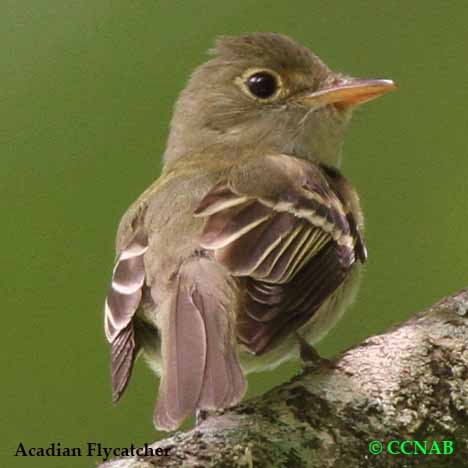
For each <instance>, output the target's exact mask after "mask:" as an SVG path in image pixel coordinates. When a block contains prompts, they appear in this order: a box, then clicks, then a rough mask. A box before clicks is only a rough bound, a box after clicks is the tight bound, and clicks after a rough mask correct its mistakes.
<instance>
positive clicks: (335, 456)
mask: <svg viewBox="0 0 468 468" xmlns="http://www.w3.org/2000/svg"><path fill="white" fill-rule="evenodd" d="M467 377H468V288H467V289H465V290H463V291H461V292H459V293H457V294H455V295H453V296H451V297H448V298H446V299H444V300H442V301H440V302H438V303H437V304H435V305H434V306H433V307H431V308H430V309H428V310H427V311H424V312H421V313H418V314H416V315H415V316H413V317H412V318H411V319H410V320H408V321H406V322H404V323H402V324H400V325H398V326H396V327H394V328H392V329H391V330H389V331H388V332H387V333H385V334H382V335H377V336H373V337H371V338H368V339H367V340H365V341H364V342H363V343H361V344H360V345H358V346H356V347H354V348H352V349H350V350H349V351H346V352H345V353H343V354H341V355H339V356H337V357H336V358H335V359H334V360H333V361H332V365H331V366H322V367H321V368H320V369H317V370H315V371H314V370H311V371H304V372H303V373H302V374H301V375H299V376H297V377H295V378H293V379H292V380H291V381H290V382H288V383H285V384H283V385H280V386H278V387H276V388H274V389H272V390H271V391H269V392H267V393H266V394H264V395H262V396H260V397H256V398H253V399H251V400H249V401H246V402H243V403H242V404H241V405H239V406H238V407H236V408H233V409H231V410H226V411H224V412H220V413H217V414H216V415H213V416H211V417H209V418H208V419H207V420H205V421H204V422H203V423H202V424H201V425H199V426H197V427H196V428H195V429H193V430H191V431H189V432H185V433H182V432H179V433H176V434H175V435H173V436H172V437H170V438H167V439H165V440H162V441H159V442H156V443H155V444H153V445H152V446H151V447H153V448H156V447H161V448H169V449H170V450H169V454H168V456H162V457H157V456H155V457H143V458H137V457H135V458H122V459H119V460H113V461H110V462H108V463H105V464H103V465H101V467H102V468H104V467H105V468H130V467H131V468H147V467H152V466H158V467H160V466H164V467H181V466H182V467H204V468H205V467H294V468H295V467H314V468H322V467H323V468H325V467H327V468H328V467H338V468H340V467H343V468H355V467H366V468H368V467H379V468H380V467H402V468H403V467H412V466H429V467H437V468H440V467H445V466H447V467H457V468H458V467H468V379H467ZM373 440H377V441H381V442H382V443H383V447H384V448H383V452H382V453H381V454H379V455H372V454H371V453H370V451H369V450H370V449H369V443H370V442H371V441H373ZM392 440H398V441H404V440H412V441H416V440H417V441H419V442H420V443H421V444H424V441H427V442H426V447H427V450H428V451H429V450H430V449H431V448H432V454H427V455H423V454H416V455H403V454H401V455H392V454H390V453H388V451H387V448H388V445H387V444H388V442H390V441H392ZM444 440H447V441H453V453H451V454H449V453H448V454H445V455H444V454H443V452H444V451H445V452H450V448H449V447H450V444H448V445H446V446H445V449H444V446H443V441H444ZM434 441H436V442H437V446H436V448H438V449H439V451H441V452H442V453H441V454H437V450H436V449H435V448H434V445H432V444H433V442H434ZM414 448H415V447H414V446H413V445H408V444H407V446H406V448H405V450H406V451H414ZM416 448H417V447H416ZM391 450H392V451H401V450H402V448H401V446H400V445H397V444H393V445H392V446H391Z"/></svg>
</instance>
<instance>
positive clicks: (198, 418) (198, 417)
mask: <svg viewBox="0 0 468 468" xmlns="http://www.w3.org/2000/svg"><path fill="white" fill-rule="evenodd" d="M208 416H210V412H209V411H208V410H205V409H198V410H197V412H196V414H195V426H199V425H200V424H201V423H202V422H204V421H205V420H206V419H208Z"/></svg>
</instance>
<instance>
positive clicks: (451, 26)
mask: <svg viewBox="0 0 468 468" xmlns="http://www.w3.org/2000/svg"><path fill="white" fill-rule="evenodd" d="M467 21H468V9H467V8H466V3H465V2H462V1H453V2H438V1H435V0H427V1H425V2H405V3H403V2H398V1H394V0H387V1H386V2H378V3H377V4H376V3H375V2H372V1H370V0H367V1H356V2H340V3H336V2H325V1H322V2H320V1H319V2H311V1H306V0H302V1H296V2H293V3H291V2H289V3H288V2H273V3H272V2H270V1H266V0H256V1H239V2H217V1H214V0H209V1H208V0H203V1H202V0H199V1H181V0H174V1H172V2H168V1H156V0H152V1H149V0H144V1H142V0H140V1H129V0H125V1H123V0H113V1H112V2H111V1H100V2H99V1H98V2H62V1H58V0H43V1H41V2H37V1H33V0H23V1H21V2H17V1H13V0H4V2H3V4H2V15H1V16H0V31H1V33H0V38H1V39H2V41H1V42H2V51H1V53H0V67H1V74H0V80H1V84H0V102H1V106H0V142H1V158H0V210H1V213H2V215H3V216H4V222H3V223H2V228H1V230H0V242H1V245H2V267H3V274H2V276H3V278H2V281H1V288H2V292H1V298H2V311H3V315H2V332H3V333H2V338H1V343H2V348H3V349H2V352H1V354H0V360H1V365H2V367H1V368H2V370H3V379H2V380H3V382H2V386H1V393H2V395H1V400H0V401H1V404H2V412H1V414H2V425H1V429H2V430H4V431H6V434H2V435H1V437H2V441H3V444H2V450H1V455H2V457H4V458H5V461H7V463H8V466H12V464H18V465H19V466H36V467H40V466H47V467H52V466H64V465H67V466H90V465H91V463H92V461H91V460H90V459H88V458H80V459H73V460H65V459H61V458H52V459H51V458H42V459H41V458H36V459H34V460H31V459H29V460H28V459H19V458H14V457H13V453H14V451H15V450H16V447H17V445H18V443H19V442H20V441H22V442H23V443H24V444H25V446H29V447H30V446H36V447H37V446H45V445H47V444H48V443H50V442H60V443H61V444H62V446H64V447H65V446H80V447H83V446H85V444H86V443H87V442H89V441H96V442H101V443H102V444H104V445H106V446H111V447H118V446H124V447H125V446H128V445H129V444H130V443H132V442H133V443H135V444H142V443H144V442H146V441H152V440H153V439H154V438H155V433H154V429H153V426H152V422H151V419H152V411H153V404H154V399H155V395H156V384H157V380H156V378H155V377H154V376H153V375H152V374H151V373H150V371H149V370H148V369H147V368H146V366H145V365H144V363H143V362H139V363H138V365H137V368H136V371H135V374H134V378H133V381H132V383H131V385H130V388H129V391H128V394H127V395H126V396H125V398H124V399H123V402H122V403H121V404H120V405H119V406H118V407H113V406H112V404H111V401H110V386H109V370H108V349H107V345H106V343H105V340H104V337H103V330H102V304H103V298H104V296H105V293H106V288H107V284H108V281H109V277H110V272H111V269H112V262H113V236H114V233H115V228H116V225H117V222H118V220H119V218H120V216H121V214H122V213H123V211H124V210H125V209H126V207H127V206H128V205H129V204H130V203H131V202H132V201H133V200H134V199H135V198H136V197H137V196H138V194H139V193H140V192H141V191H142V190H143V189H144V188H146V186H147V185H149V183H150V182H151V181H152V180H153V179H154V178H155V177H157V175H158V171H159V168H160V155H161V154H162V152H163V149H164V144H165V139H166V136H167V129H168V123H169V119H170V116H171V112H172V105H173V102H174V99H175V98H176V96H177V94H178V92H179V91H180V90H181V88H182V87H183V86H184V83H185V82H186V80H187V77H188V75H189V73H190V72H191V70H192V69H193V68H194V67H195V66H196V65H197V64H199V63H201V62H202V61H204V60H205V50H206V49H208V48H209V47H210V46H211V45H212V43H213V39H214V37H216V36H217V35H220V34H238V33H241V32H249V31H276V32H282V33H285V34H288V35H291V36H292V37H294V38H296V39H297V40H299V41H301V42H303V43H304V44H306V45H308V46H310V47H311V48H312V49H313V50H314V51H316V52H317V53H318V54H319V55H320V56H321V57H322V58H323V59H324V60H325V61H326V62H327V63H328V64H329V65H330V66H332V67H333V68H335V69H338V70H341V71H346V72H348V73H350V74H353V75H355V76H362V77H385V78H393V79H395V80H396V81H397V83H398V84H399V86H400V89H399V91H398V92H397V93H393V94H391V95H389V96H386V97H384V98H382V99H381V100H379V101H376V102H375V103H372V104H369V105H368V106H365V107H364V108H363V109H362V111H361V112H359V113H358V114H357V116H356V118H355V119H354V122H353V125H352V128H351V129H350V131H349V133H348V138H347V141H346V145H345V163H344V171H345V174H346V175H347V176H348V177H349V178H350V179H351V180H352V181H353V182H354V184H355V186H356V187H357V188H358V189H359V191H360V193H361V197H362V202H363V205H364V208H365V212H366V215H367V231H366V237H367V243H368V248H369V254H370V257H369V263H368V266H367V271H366V274H365V278H364V281H363V284H362V289H361V293H360V295H359V298H358V300H357V301H356V304H355V305H354V306H353V307H352V309H351V310H349V313H348V314H347V315H346V317H345V318H344V319H343V321H342V322H341V323H340V324H339V326H338V327H337V328H336V329H335V330H334V331H333V332H332V333H331V334H330V335H329V336H328V337H327V338H326V339H325V340H324V341H323V342H322V343H321V344H320V345H319V350H320V351H321V352H322V353H324V354H326V355H332V354H334V353H336V352H338V351H340V350H343V349H345V348H346V347H349V346H351V345H352V344H354V343H357V342H359V341H360V340H362V339H363V338H364V337H366V336H367V335H369V334H373V333H377V332H380V331H383V330H384V329H386V328H387V327H388V326H390V325H391V324H393V323H395V322H398V321H401V320H403V319H404V318H405V317H407V316H408V315H409V314H410V313H412V312H414V311H416V310H418V309H420V308H422V307H424V306H425V305H428V304H430V303H432V302H433V301H434V300H436V299H438V298H439V297H441V296H444V295H446V294H448V293H450V292H453V291H455V290H457V289H459V288H461V287H463V286H466V285H467V284H468V243H467V242H466V232H467V230H468V216H467V211H468V197H467V174H468V143H467V136H466V130H467V113H466V104H467V102H468V86H467V83H468V62H467V60H466V44H467V41H468V29H467V28H466V23H467ZM296 371H297V365H296V364H290V365H286V366H283V367H282V368H280V369H278V370H277V371H275V372H271V373H267V374H261V375H256V376H253V377H252V378H251V379H250V392H251V394H254V393H258V392H260V391H264V390H265V389H266V388H269V387H270V386H271V385H273V384H275V383H278V382H281V381H282V380H284V379H286V378H288V377H289V376H291V375H292V374H293V373H294V372H296ZM5 464H6V463H5Z"/></svg>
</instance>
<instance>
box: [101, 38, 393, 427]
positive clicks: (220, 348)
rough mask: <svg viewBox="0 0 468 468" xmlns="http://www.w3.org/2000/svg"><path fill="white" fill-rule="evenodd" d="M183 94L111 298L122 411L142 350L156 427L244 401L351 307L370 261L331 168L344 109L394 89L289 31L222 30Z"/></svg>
mask: <svg viewBox="0 0 468 468" xmlns="http://www.w3.org/2000/svg"><path fill="white" fill-rule="evenodd" d="M210 54H211V55H210V57H209V60H208V61H206V62H205V63H204V64H202V65H200V66H199V67H198V68H196V69H195V71H194V72H193V73H192V75H191V77H190V79H189V81H188V84H187V85H186V87H185V89H183V91H182V92H181V94H180V95H179V97H178V99H177V101H176V104H175V107H174V112H173V117H172V120H171V123H170V130H169V136H168V140H167V145H166V148H165V151H164V154H163V157H162V161H163V167H162V172H161V175H160V177H159V178H158V179H157V180H156V181H155V182H154V183H153V184H152V185H151V186H150V187H149V188H148V189H146V191H144V192H143V193H142V195H141V196H140V197H139V198H138V199H137V200H136V201H135V202H134V203H133V204H132V205H131V206H130V208H129V209H128V210H127V212H126V213H125V214H124V216H123V217H122V219H121V221H120V224H119V227H118V230H117V237H116V260H115V265H114V269H113V272H112V280H111V284H110V287H109V290H108V294H107V297H106V300H105V313H104V315H105V318H104V322H105V323H104V328H105V335H106V338H107V341H108V343H109V344H110V348H111V359H110V360H111V381H112V398H113V401H114V402H117V401H118V400H119V399H120V398H121V396H122V394H123V393H124V391H125V389H126V387H127V384H128V382H129V380H130V377H131V373H132V368H133V366H134V362H135V360H136V358H137V357H138V356H139V355H140V354H142V355H144V356H145V359H146V361H147V363H148V364H149V366H150V367H151V368H152V369H153V370H154V371H155V372H156V373H157V375H158V376H159V377H160V383H159V391H158V396H157V403H156V406H155V410H154V416H153V422H154V425H155V427H156V428H157V429H160V430H164V431H172V430H175V429H177V428H178V427H179V426H180V425H181V424H182V422H183V421H184V420H185V419H187V418H188V417H190V416H193V415H196V414H198V413H202V412H208V411H211V410H217V409H224V408H228V407H231V406H234V405H236V404H238V403H239V402H240V401H241V400H242V398H243V396H244V394H245V392H246V387H247V381H246V375H247V374H248V373H250V372H260V371H263V370H266V369H272V368H274V367H276V366H278V365H279V364H281V363H282V362H284V361H286V360H288V359H293V358H298V354H299V352H300V349H301V346H302V345H304V344H307V345H310V346H311V349H313V345H314V343H316V342H317V341H318V340H320V339H321V338H323V337H324V336H325V334H326V333H327V332H328V331H329V330H330V329H331V328H332V327H333V326H334V325H335V323H336V322H337V321H338V320H339V319H340V318H341V316H342V315H343V313H344V311H345V309H346V308H347V307H348V306H349V304H350V303H351V302H352V301H353V299H354V297H355V295H356V292H357V289H358V285H359V282H360V276H361V271H362V266H363V264H364V263H365V261H366V259H367V251H366V246H365V241H364V237H363V229H364V218H363V214H362V210H361V206H360V201H359V196H358V194H357V192H356V190H355V189H354V188H353V186H352V185H351V183H350V182H349V181H348V179H347V178H346V177H345V176H344V175H343V174H342V173H341V170H340V166H341V161H342V145H343V139H344V134H345V130H346V128H347V126H348V124H349V121H350V118H351V115H352V113H353V110H354V109H355V108H356V107H357V106H359V105H360V104H362V103H364V102H367V101H370V100H372V99H374V98H376V97H378V96H381V95H383V94H385V93H387V92H388V91H391V90H393V89H395V87H396V86H395V84H394V82H393V81H392V80H387V79H357V78H353V77H351V76H348V75H346V74H343V73H341V72H335V71H332V70H331V69H330V68H329V67H328V66H327V65H326V64H325V63H324V62H323V61H322V60H321V59H320V58H319V57H318V56H317V55H315V54H314V53H313V52H311V51H310V50H309V49H308V48H306V47H305V46H303V45H301V44H299V43H298V42H296V41H295V40H294V39H291V38H290V37H288V36H285V35H281V34H277V33H247V34H242V35H239V36H221V37H219V38H218V39H217V40H216V42H215V46H214V49H212V50H211V51H210Z"/></svg>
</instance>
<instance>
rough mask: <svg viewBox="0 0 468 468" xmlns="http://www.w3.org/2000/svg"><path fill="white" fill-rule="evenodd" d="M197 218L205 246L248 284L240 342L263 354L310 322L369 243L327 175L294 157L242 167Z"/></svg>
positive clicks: (240, 320) (199, 210)
mask: <svg viewBox="0 0 468 468" xmlns="http://www.w3.org/2000/svg"><path fill="white" fill-rule="evenodd" d="M241 171H242V172H241ZM195 216H200V217H205V218H206V222H205V226H204V230H203V234H202V237H201V246H202V247H203V248H205V249H208V250H211V251H214V255H215V257H216V259H217V260H218V261H219V262H220V263H221V264H223V265H224V266H225V267H226V268H227V269H228V270H229V271H230V272H231V273H232V274H233V275H235V276H238V277H242V278H243V281H244V282H245V283H244V284H245V288H246V298H245V301H246V303H245V307H244V311H243V313H242V314H241V316H240V317H239V318H238V337H239V339H240V341H241V342H242V343H243V344H244V345H245V346H246V347H247V348H248V349H249V350H251V351H252V352H254V353H257V354H261V353H262V352H265V351H267V350H268V349H271V347H272V346H273V345H274V344H275V343H277V341H278V339H280V338H281V337H284V336H286V335H287V334H289V333H290V332H291V331H293V330H295V329H297V328H298V327H299V326H301V325H302V324H303V323H305V322H306V321H307V320H308V319H310V317H311V316H312V315H313V313H314V312H315V311H316V310H317V309H318V308H319V307H320V305H321V304H322V303H323V302H324V301H325V300H326V299H327V298H328V297H329V296H330V295H331V294H332V293H333V292H334V291H335V290H336V289H337V288H338V286H339V285H340V284H341V283H342V282H343V281H344V279H345V278H346V276H347V274H348V272H349V271H350V269H351V267H352V265H353V264H354V263H355V261H356V249H355V246H356V244H357V242H359V243H360V242H362V239H361V238H360V237H359V239H358V237H357V236H356V235H355V233H356V229H354V227H355V226H352V225H350V219H352V216H351V217H350V213H348V212H347V208H346V207H345V206H344V204H343V203H342V201H341V200H340V198H339V196H338V195H337V193H335V191H334V190H333V188H332V186H331V185H330V183H329V179H328V177H327V175H326V173H325V172H324V171H323V169H322V168H320V167H319V166H316V165H313V164H310V163H307V162H305V161H302V160H299V159H297V158H293V157H290V156H281V155H278V156H268V157H265V158H261V159H256V160H255V161H253V162H252V163H251V164H250V166H249V165H248V164H247V165H243V166H242V168H239V169H235V170H234V171H232V172H231V173H230V174H229V175H228V176H227V179H226V180H223V181H221V182H220V183H218V184H217V185H216V186H215V187H213V188H212V189H211V190H210V191H209V192H208V193H207V194H206V196H205V197H204V198H203V199H202V201H201V202H200V204H199V206H198V208H197V209H196V211H195ZM351 224H353V223H351ZM354 224H355V223H354Z"/></svg>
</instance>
